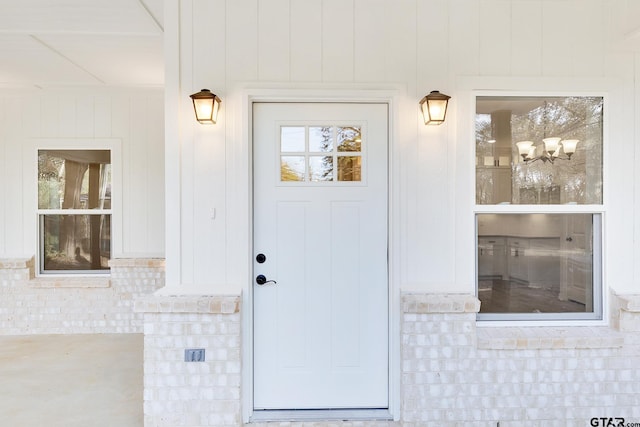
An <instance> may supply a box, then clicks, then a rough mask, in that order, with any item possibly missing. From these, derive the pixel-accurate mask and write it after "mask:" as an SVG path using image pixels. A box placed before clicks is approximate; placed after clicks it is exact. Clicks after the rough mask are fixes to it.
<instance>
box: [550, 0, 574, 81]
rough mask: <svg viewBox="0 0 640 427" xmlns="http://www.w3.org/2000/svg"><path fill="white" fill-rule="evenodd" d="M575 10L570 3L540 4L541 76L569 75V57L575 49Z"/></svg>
mask: <svg viewBox="0 0 640 427" xmlns="http://www.w3.org/2000/svg"><path fill="white" fill-rule="evenodd" d="M574 12H575V10H574V7H573V5H572V4H571V3H570V2H567V1H562V2H549V1H543V2H542V74H543V75H544V76H546V77H551V76H564V77H568V76H570V75H571V68H572V67H571V62H572V61H571V56H572V55H573V53H572V52H573V50H574V49H575V48H576V43H577V40H575V38H574V37H573V36H572V35H573V34H574V33H575V30H576V28H575V26H576V22H575V21H574V19H573V14H574Z"/></svg>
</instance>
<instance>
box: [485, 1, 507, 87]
mask: <svg viewBox="0 0 640 427" xmlns="http://www.w3.org/2000/svg"><path fill="white" fill-rule="evenodd" d="M479 12H480V13H479V20H480V33H479V34H480V36H479V38H480V56H479V59H480V64H479V65H480V74H481V75H489V76H504V75H509V74H511V2H510V1H509V0H481V1H480V10H479Z"/></svg>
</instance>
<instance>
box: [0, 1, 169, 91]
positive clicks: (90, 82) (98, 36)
mask: <svg viewBox="0 0 640 427" xmlns="http://www.w3.org/2000/svg"><path fill="white" fill-rule="evenodd" d="M163 20H164V17H163V0H0V88H16V87H22V88H24V87H32V88H33V87H35V88H45V87H60V86H64V87H68V86H148V87H153V86H162V85H163V84H164V61H163V48H162V39H163V37H162V33H163V27H162V26H163Z"/></svg>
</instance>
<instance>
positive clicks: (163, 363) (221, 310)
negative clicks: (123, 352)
mask: <svg viewBox="0 0 640 427" xmlns="http://www.w3.org/2000/svg"><path fill="white" fill-rule="evenodd" d="M135 309H136V311H138V312H140V313H143V314H144V425H145V427H169V426H171V427H174V426H175V427H178V426H185V427H186V426H217V427H226V426H239V425H240V424H241V413H240V397H241V396H240V384H241V375H242V374H241V354H240V351H241V350H240V339H241V335H240V325H241V319H240V297H150V298H144V299H141V300H139V301H138V302H136V306H135ZM189 348H198V349H199V348H202V349H204V350H205V361H204V362H185V360H184V358H185V354H184V352H185V350H186V349H189Z"/></svg>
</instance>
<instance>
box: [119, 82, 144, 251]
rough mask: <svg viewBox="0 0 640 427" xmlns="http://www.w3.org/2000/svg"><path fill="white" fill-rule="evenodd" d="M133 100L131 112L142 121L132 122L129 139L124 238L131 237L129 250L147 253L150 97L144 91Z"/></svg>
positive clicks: (124, 185) (127, 248)
mask: <svg viewBox="0 0 640 427" xmlns="http://www.w3.org/2000/svg"><path fill="white" fill-rule="evenodd" d="M130 99H131V101H130V103H131V104H130V105H131V110H130V112H131V115H132V117H137V118H138V120H132V121H131V122H130V123H131V130H130V134H129V136H130V137H129V139H128V141H127V152H128V161H127V163H128V165H127V174H126V177H127V179H126V180H123V183H124V184H123V187H126V188H127V202H128V203H127V204H128V206H127V207H126V212H127V215H126V221H128V222H129V223H130V224H129V232H128V233H127V234H126V235H125V236H124V238H125V239H126V240H127V245H126V252H131V253H134V254H140V253H144V252H145V247H146V240H147V224H146V219H147V218H148V216H149V211H148V209H149V205H148V204H147V203H146V194H147V191H148V188H149V183H148V181H147V173H146V171H147V169H148V167H149V163H148V162H149V156H148V155H147V150H146V144H147V138H148V132H147V126H148V121H147V120H145V119H144V118H145V116H146V114H147V111H149V105H148V104H149V99H148V98H147V97H146V96H144V95H143V94H140V95H137V96H132V97H131V98H130Z"/></svg>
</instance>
